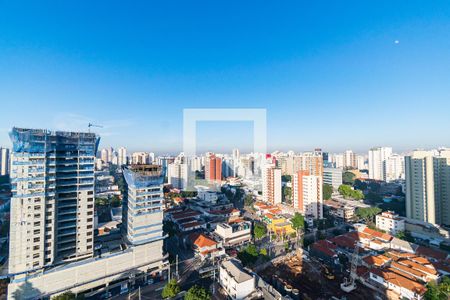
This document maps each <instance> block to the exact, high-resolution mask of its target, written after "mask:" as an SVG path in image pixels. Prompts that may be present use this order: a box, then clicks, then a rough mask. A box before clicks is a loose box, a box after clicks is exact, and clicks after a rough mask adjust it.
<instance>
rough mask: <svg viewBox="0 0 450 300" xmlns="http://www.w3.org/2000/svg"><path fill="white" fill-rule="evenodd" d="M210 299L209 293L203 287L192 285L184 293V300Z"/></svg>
mask: <svg viewBox="0 0 450 300" xmlns="http://www.w3.org/2000/svg"><path fill="white" fill-rule="evenodd" d="M209 299H211V294H210V293H209V292H208V291H207V290H206V289H205V288H203V287H201V286H198V285H194V286H193V287H191V288H190V289H189V290H188V291H187V293H186V295H184V300H209Z"/></svg>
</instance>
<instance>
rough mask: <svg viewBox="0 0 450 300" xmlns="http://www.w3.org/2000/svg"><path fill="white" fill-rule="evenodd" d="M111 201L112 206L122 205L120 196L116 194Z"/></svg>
mask: <svg viewBox="0 0 450 300" xmlns="http://www.w3.org/2000/svg"><path fill="white" fill-rule="evenodd" d="M110 203H111V206H112V207H119V206H121V205H122V201H120V199H119V197H117V196H116V195H114V196H112V198H111V201H110Z"/></svg>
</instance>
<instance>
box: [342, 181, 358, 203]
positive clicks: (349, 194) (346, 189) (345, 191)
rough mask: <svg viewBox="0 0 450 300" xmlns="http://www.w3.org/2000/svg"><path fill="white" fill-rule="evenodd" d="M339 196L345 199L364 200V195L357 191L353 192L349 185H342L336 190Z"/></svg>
mask: <svg viewBox="0 0 450 300" xmlns="http://www.w3.org/2000/svg"><path fill="white" fill-rule="evenodd" d="M338 192H339V194H341V195H342V196H343V197H344V198H345V199H349V198H352V199H355V200H361V199H364V194H363V193H362V192H361V191H359V190H353V189H352V188H351V187H350V186H349V185H346V184H342V185H341V186H339V188H338Z"/></svg>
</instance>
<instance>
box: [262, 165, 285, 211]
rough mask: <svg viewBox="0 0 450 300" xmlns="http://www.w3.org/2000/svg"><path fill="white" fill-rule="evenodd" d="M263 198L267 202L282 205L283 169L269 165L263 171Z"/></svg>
mask: <svg viewBox="0 0 450 300" xmlns="http://www.w3.org/2000/svg"><path fill="white" fill-rule="evenodd" d="M262 196H263V200H264V201H265V202H270V203H272V204H279V203H281V199H282V188H281V169H280V168H277V167H276V166H275V164H272V163H267V164H265V165H264V166H263V170H262Z"/></svg>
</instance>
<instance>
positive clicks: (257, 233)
mask: <svg viewBox="0 0 450 300" xmlns="http://www.w3.org/2000/svg"><path fill="white" fill-rule="evenodd" d="M266 233H267V229H266V226H264V225H263V224H259V223H257V224H255V226H254V227H253V236H254V237H255V239H257V240H259V239H261V238H262V237H263V236H265V235H266Z"/></svg>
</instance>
